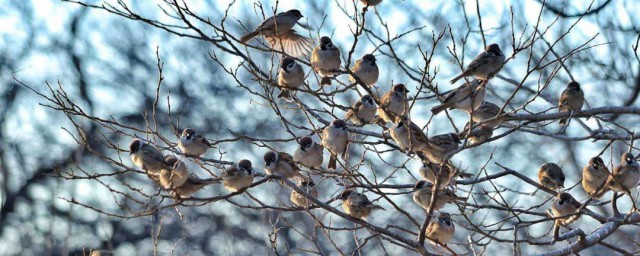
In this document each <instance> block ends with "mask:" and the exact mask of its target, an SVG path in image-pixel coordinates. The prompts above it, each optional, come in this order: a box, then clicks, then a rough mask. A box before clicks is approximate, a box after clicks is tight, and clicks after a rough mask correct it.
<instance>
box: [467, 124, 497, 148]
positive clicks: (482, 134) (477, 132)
mask: <svg viewBox="0 0 640 256" xmlns="http://www.w3.org/2000/svg"><path fill="white" fill-rule="evenodd" d="M464 130H465V136H466V137H467V138H468V139H469V143H470V144H471V145H474V144H478V143H483V142H485V141H488V140H489V139H491V136H493V127H490V126H484V125H481V126H478V127H476V128H474V129H473V130H471V131H469V123H467V124H466V125H465V126H464Z"/></svg>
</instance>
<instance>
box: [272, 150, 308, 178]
mask: <svg viewBox="0 0 640 256" xmlns="http://www.w3.org/2000/svg"><path fill="white" fill-rule="evenodd" d="M264 171H265V172H266V173H267V174H273V175H280V176H283V177H285V178H287V179H292V178H299V179H301V180H307V179H306V177H304V176H302V174H300V167H298V165H297V164H296V163H295V162H294V161H293V157H292V156H291V155H289V154H287V153H284V152H275V151H269V152H267V153H265V154H264Z"/></svg>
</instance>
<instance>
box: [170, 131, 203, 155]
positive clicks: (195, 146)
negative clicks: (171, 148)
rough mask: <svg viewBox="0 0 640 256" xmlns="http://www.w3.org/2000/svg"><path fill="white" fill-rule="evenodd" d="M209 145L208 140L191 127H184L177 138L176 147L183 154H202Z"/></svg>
mask: <svg viewBox="0 0 640 256" xmlns="http://www.w3.org/2000/svg"><path fill="white" fill-rule="evenodd" d="M210 147H211V144H210V143H209V141H208V140H207V139H205V138H204V137H202V135H200V134H198V133H197V132H196V131H194V130H193V129H191V128H186V129H184V130H182V135H181V136H180V140H178V148H179V149H180V151H182V153H184V154H185V155H188V156H202V155H204V154H205V153H207V150H209V148H210Z"/></svg>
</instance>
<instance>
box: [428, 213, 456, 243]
mask: <svg viewBox="0 0 640 256" xmlns="http://www.w3.org/2000/svg"><path fill="white" fill-rule="evenodd" d="M455 232H456V226H455V225H453V221H452V220H451V216H450V215H449V214H448V213H446V212H441V213H440V215H439V216H438V218H435V219H432V220H431V223H429V226H427V231H426V232H425V235H426V236H427V237H428V238H429V240H430V241H431V243H433V244H435V243H434V242H438V243H440V244H446V243H448V242H449V241H451V238H453V234H454V233H455Z"/></svg>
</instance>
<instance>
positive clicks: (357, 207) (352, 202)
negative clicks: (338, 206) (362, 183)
mask: <svg viewBox="0 0 640 256" xmlns="http://www.w3.org/2000/svg"><path fill="white" fill-rule="evenodd" d="M340 199H342V209H344V211H345V212H346V213H347V214H349V216H351V217H354V218H356V219H365V218H366V217H367V216H369V214H370V213H371V211H373V210H377V209H380V210H384V208H382V206H379V205H375V204H373V203H371V201H369V198H368V197H367V196H366V195H365V194H361V193H358V192H356V191H355V190H353V189H346V190H345V191H343V192H342V194H340Z"/></svg>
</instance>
